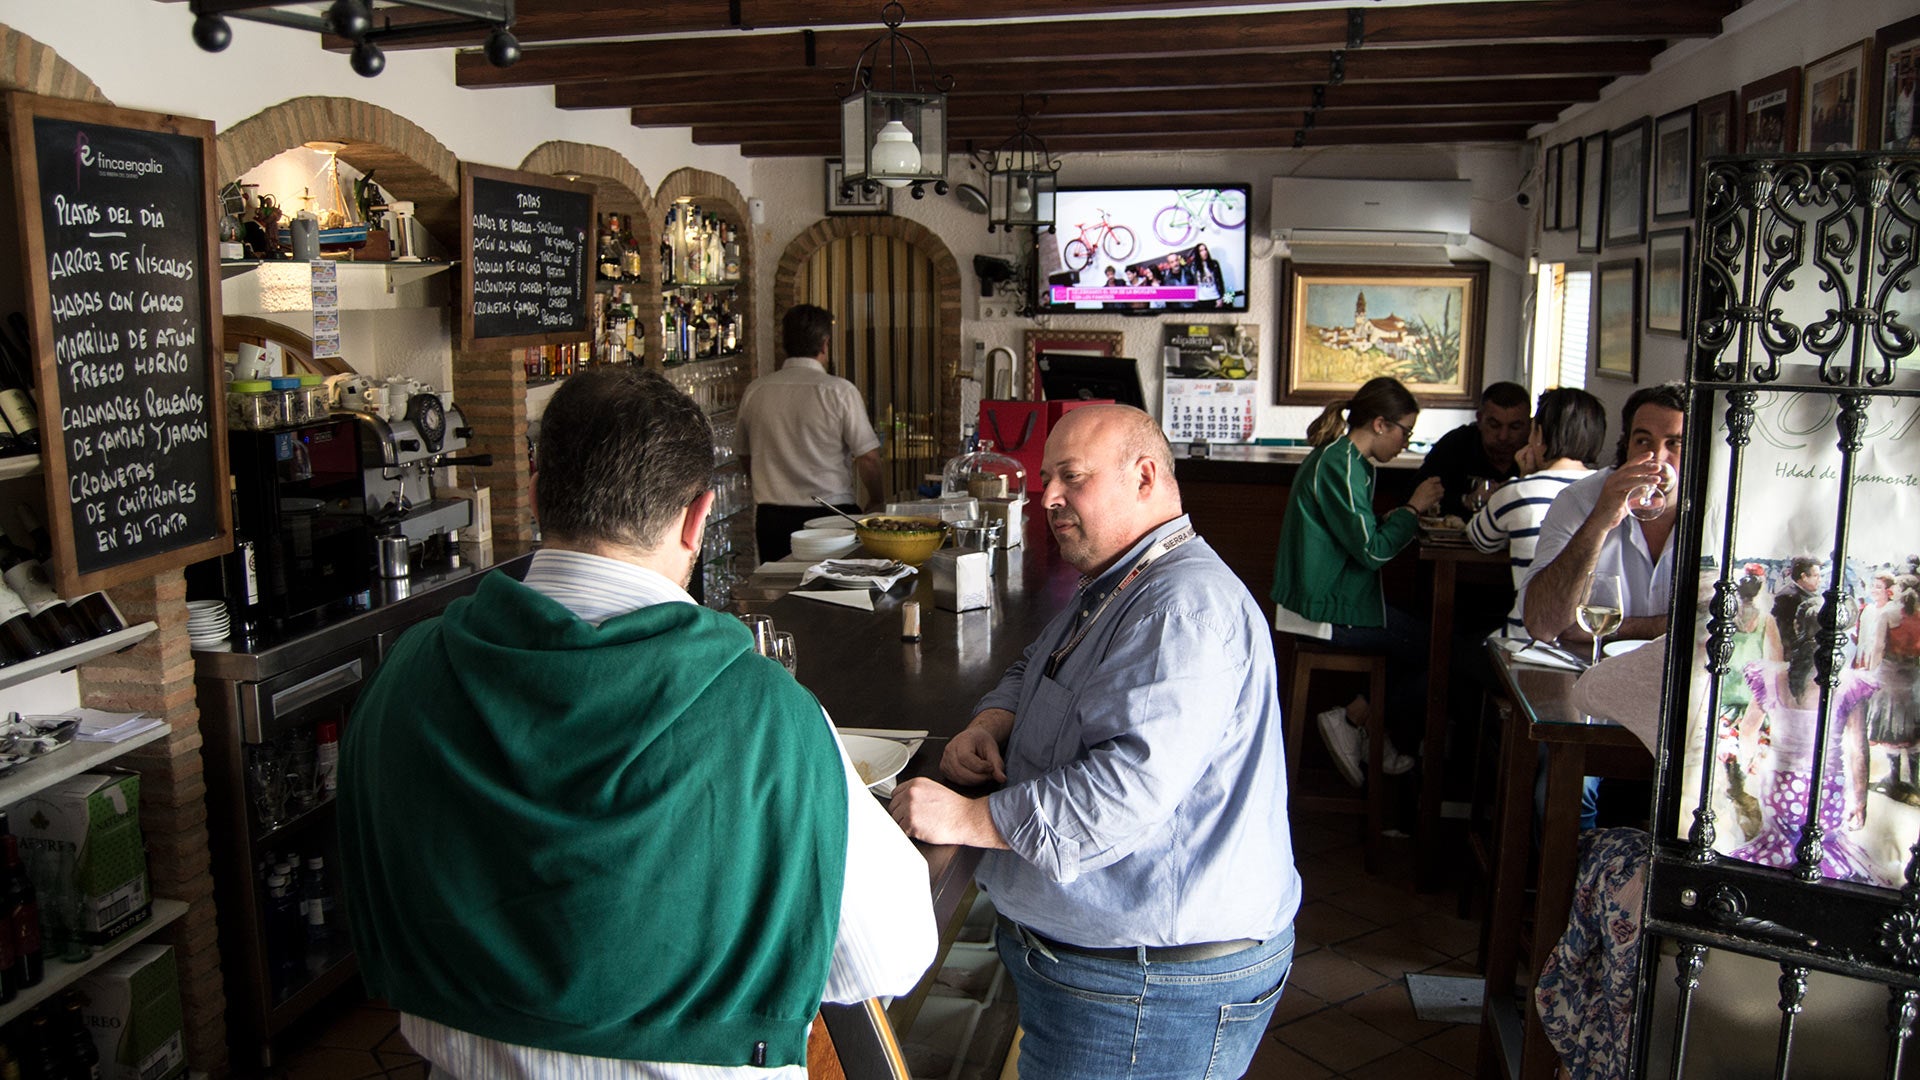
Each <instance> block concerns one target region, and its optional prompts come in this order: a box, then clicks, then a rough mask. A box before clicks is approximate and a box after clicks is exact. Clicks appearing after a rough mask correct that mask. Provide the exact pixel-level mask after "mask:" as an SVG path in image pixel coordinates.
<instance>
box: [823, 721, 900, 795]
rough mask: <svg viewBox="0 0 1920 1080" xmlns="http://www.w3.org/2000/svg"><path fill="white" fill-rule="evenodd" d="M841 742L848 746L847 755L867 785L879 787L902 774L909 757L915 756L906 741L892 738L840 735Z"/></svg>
mask: <svg viewBox="0 0 1920 1080" xmlns="http://www.w3.org/2000/svg"><path fill="white" fill-rule="evenodd" d="M840 742H841V743H842V744H843V745H845V746H846V748H847V756H848V757H849V758H852V759H853V767H854V769H855V770H856V771H858V772H859V773H860V778H861V779H862V780H865V781H866V782H867V786H868V787H870V788H872V787H878V786H880V785H881V784H885V783H887V782H889V781H891V780H892V779H893V778H894V777H896V776H899V775H900V770H901V769H904V768H906V767H907V759H908V758H910V757H912V756H913V750H912V748H910V747H909V746H907V744H906V743H902V742H894V741H893V740H892V739H876V738H873V737H872V736H869V735H848V734H845V733H844V732H843V733H842V734H841V735H840Z"/></svg>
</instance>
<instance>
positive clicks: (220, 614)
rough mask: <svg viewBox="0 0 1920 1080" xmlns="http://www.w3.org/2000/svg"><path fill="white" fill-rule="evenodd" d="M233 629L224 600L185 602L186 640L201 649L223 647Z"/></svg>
mask: <svg viewBox="0 0 1920 1080" xmlns="http://www.w3.org/2000/svg"><path fill="white" fill-rule="evenodd" d="M232 629H233V626H232V623H231V621H230V620H229V619H228V617H227V602H226V601H225V600H189V601H187V638H188V640H190V641H192V642H193V643H194V644H195V645H197V646H199V647H201V648H203V649H204V648H207V647H209V646H213V645H225V644H226V643H227V634H228V632H229V631H231V630H232Z"/></svg>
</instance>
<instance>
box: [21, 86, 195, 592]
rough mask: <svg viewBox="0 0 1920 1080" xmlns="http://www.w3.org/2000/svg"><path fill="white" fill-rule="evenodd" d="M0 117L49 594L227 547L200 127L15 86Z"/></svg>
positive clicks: (156, 569) (186, 121)
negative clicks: (42, 481)
mask: <svg viewBox="0 0 1920 1080" xmlns="http://www.w3.org/2000/svg"><path fill="white" fill-rule="evenodd" d="M7 116H8V121H9V125H8V134H9V137H10V140H11V145H12V153H13V171H14V177H13V179H14V185H15V192H16V195H17V198H18V205H19V214H20V234H21V239H22V243H21V245H20V247H21V252H22V255H23V259H24V262H25V266H24V269H25V274H24V278H25V281H26V291H27V299H28V309H29V310H28V321H29V324H30V328H31V331H32V336H33V349H34V352H35V354H36V355H35V358H36V361H37V372H36V380H37V384H38V385H37V386H36V387H35V388H34V392H35V394H36V396H37V398H38V400H39V407H40V430H41V431H42V432H43V433H45V435H44V437H43V438H42V440H41V455H42V458H43V464H44V466H45V471H46V475H47V498H48V507H49V509H50V510H52V513H51V514H49V515H48V516H49V517H50V518H51V519H52V520H51V522H50V524H51V527H52V530H53V535H54V539H55V544H56V548H57V551H58V554H57V555H56V557H55V558H54V560H53V562H54V566H53V567H52V569H53V571H54V576H55V578H56V580H57V582H58V584H59V586H60V591H61V592H62V593H65V594H67V595H69V596H72V595H77V594H79V593H82V592H86V591H91V590H93V589H97V588H100V587H102V586H105V585H111V584H117V583H119V582H121V581H127V580H131V579H134V578H138V577H151V576H152V575H154V574H156V573H159V572H161V571H163V570H167V569H172V568H174V567H178V566H184V565H186V564H187V563H190V562H195V561H198V560H200V559H203V558H206V557H208V556H211V555H216V554H219V553H221V552H224V551H227V550H229V549H230V547H231V543H232V533H231V510H230V507H229V503H228V496H227V476H226V468H225V465H226V428H225V425H224V424H222V423H221V415H222V413H223V411H224V409H225V387H224V384H223V382H222V380H221V379H220V377H219V376H218V371H219V367H218V365H219V363H220V351H219V345H220V306H219V293H218V291H217V290H218V288H219V275H218V274H217V273H209V270H210V269H211V268H216V267H217V266H218V265H219V264H218V262H217V260H216V258H215V247H214V243H215V241H214V235H213V229H212V225H211V223H212V221H213V220H214V219H213V215H212V202H213V198H212V196H213V188H212V186H211V185H210V184H209V182H208V177H209V176H210V175H211V174H212V170H213V125H212V124H210V123H208V122H206V121H204V120H190V119H183V118H180V117H171V116H160V115H156V114H152V113H139V112H130V111H127V110H123V109H113V108H108V107H105V106H100V105H89V104H85V103H81V102H71V101H61V100H57V99H52V98H42V97H36V96H33V95H26V94H18V95H12V96H10V97H9V99H8V103H7ZM63 508H64V509H63ZM69 553H70V557H69Z"/></svg>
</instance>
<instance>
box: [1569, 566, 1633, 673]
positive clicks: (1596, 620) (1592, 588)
mask: <svg viewBox="0 0 1920 1080" xmlns="http://www.w3.org/2000/svg"><path fill="white" fill-rule="evenodd" d="M1623 614H1624V608H1623V607H1622V606H1621V603H1620V575H1619V574H1612V573H1608V572H1606V571H1604V570H1596V571H1594V572H1593V573H1591V574H1588V575H1587V580H1586V585H1585V586H1584V587H1583V588H1582V589H1581V591H1580V604H1579V606H1578V607H1576V608H1574V609H1573V618H1574V621H1575V622H1577V623H1579V624H1580V629H1582V630H1585V631H1586V632H1587V633H1589V634H1592V635H1593V663H1596V664H1598V663H1599V662H1600V640H1601V639H1602V638H1604V637H1606V636H1607V635H1608V634H1611V633H1613V632H1614V631H1615V630H1618V629H1620V620H1621V618H1622V615H1623Z"/></svg>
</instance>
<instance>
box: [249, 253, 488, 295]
mask: <svg viewBox="0 0 1920 1080" xmlns="http://www.w3.org/2000/svg"><path fill="white" fill-rule="evenodd" d="M320 261H321V262H329V263H332V264H333V265H335V266H339V267H356V268H360V269H355V270H353V271H351V272H353V273H361V272H362V271H363V270H374V269H379V270H384V271H386V274H387V291H388V292H392V291H393V290H394V288H395V286H399V285H406V284H410V283H412V282H415V281H418V280H420V279H421V278H429V277H432V276H433V275H435V274H440V273H445V272H446V271H448V270H451V269H453V268H454V267H456V266H458V265H460V264H459V262H458V261H453V260H447V259H417V260H413V261H410V262H398V261H393V260H388V261H386V262H355V261H353V260H351V259H322V260H320ZM307 265H309V264H307V263H298V262H294V261H293V260H292V259H222V260H220V280H222V281H226V280H227V279H229V278H236V277H239V276H240V275H242V274H251V273H253V272H254V271H255V270H258V269H260V268H261V267H263V266H289V267H291V266H307Z"/></svg>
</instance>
